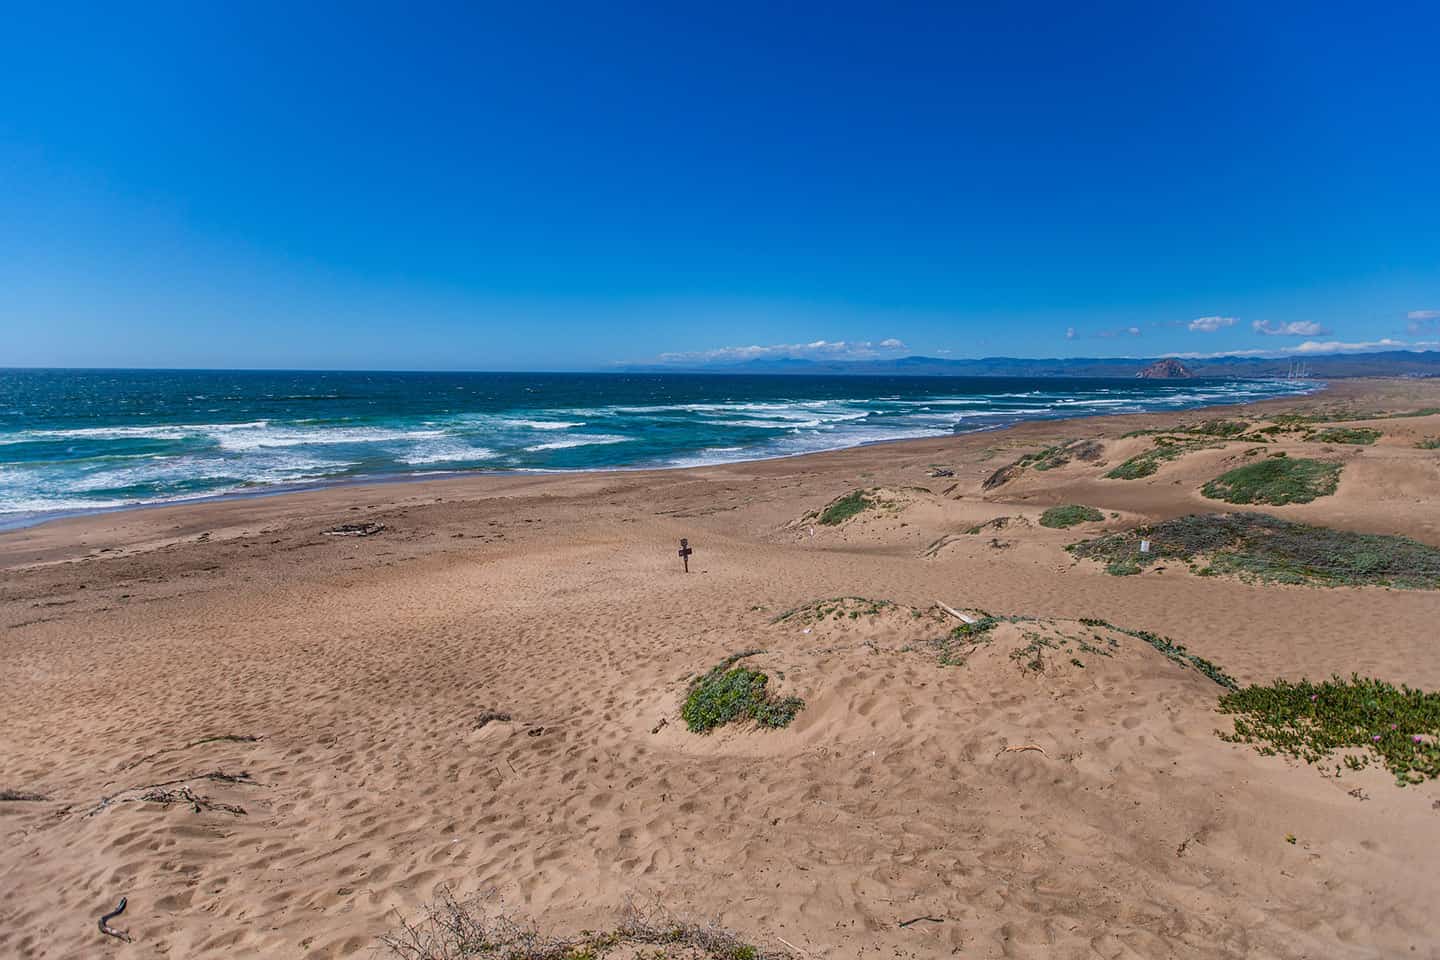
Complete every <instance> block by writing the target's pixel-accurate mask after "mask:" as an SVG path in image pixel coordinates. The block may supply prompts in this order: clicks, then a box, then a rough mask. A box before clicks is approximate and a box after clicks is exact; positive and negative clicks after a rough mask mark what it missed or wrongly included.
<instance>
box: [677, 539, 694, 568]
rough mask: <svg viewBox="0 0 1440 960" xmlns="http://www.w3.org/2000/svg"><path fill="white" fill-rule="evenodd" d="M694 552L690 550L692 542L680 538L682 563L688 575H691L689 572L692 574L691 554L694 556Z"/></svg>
mask: <svg viewBox="0 0 1440 960" xmlns="http://www.w3.org/2000/svg"><path fill="white" fill-rule="evenodd" d="M694 552H695V551H694V550H691V549H690V541H689V540H686V539H685V538H684V537H681V538H680V562H681V563H683V564H685V572H686V573H689V572H690V554H692V553H694Z"/></svg>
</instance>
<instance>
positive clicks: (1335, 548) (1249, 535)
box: [1066, 513, 1440, 589]
mask: <svg viewBox="0 0 1440 960" xmlns="http://www.w3.org/2000/svg"><path fill="white" fill-rule="evenodd" d="M1141 540H1149V541H1150V550H1149V552H1147V553H1141V552H1140V541H1141ZM1066 549H1067V550H1069V551H1070V552H1071V553H1072V554H1074V555H1075V556H1077V557H1082V558H1085V559H1090V560H1097V561H1100V562H1102V563H1105V564H1106V565H1107V566H1106V568H1105V569H1106V571H1107V572H1108V573H1112V574H1116V575H1124V574H1129V573H1139V572H1140V570H1141V568H1142V567H1143V566H1146V565H1149V564H1152V563H1155V562H1156V561H1158V560H1181V561H1185V562H1187V563H1191V564H1192V566H1193V565H1194V564H1195V562H1196V561H1198V560H1199V559H1200V558H1202V557H1203V558H1206V559H1207V560H1208V565H1207V566H1205V567H1203V568H1200V569H1199V570H1198V571H1197V572H1198V573H1200V574H1202V575H1205V576H1213V575H1216V574H1233V575H1236V576H1240V577H1242V578H1244V579H1255V580H1260V581H1265V582H1276V583H1293V584H1314V585H1318V586H1389V587H1401V588H1410V589H1440V550H1437V549H1436V548H1434V547H1431V546H1427V545H1426V544H1423V543H1419V542H1418V541H1415V540H1411V539H1410V538H1408V537H1395V536H1388V535H1385V534H1370V533H1352V532H1350V531H1348V530H1332V529H1330V528H1328V527H1317V526H1312V525H1310V524H1305V523H1295V522H1293V521H1290V520H1282V519H1280V518H1279V517H1272V516H1270V515H1269V514H1264V513H1211V514H1192V515H1190V516H1186V517H1177V518H1175V519H1173V520H1166V521H1164V522H1162V523H1156V524H1150V525H1147V526H1141V527H1136V528H1135V529H1133V530H1126V531H1124V532H1121V533H1112V534H1108V535H1106V536H1103V537H1097V538H1095V539H1091V540H1082V541H1080V542H1078V543H1072V544H1070V546H1068V547H1066Z"/></svg>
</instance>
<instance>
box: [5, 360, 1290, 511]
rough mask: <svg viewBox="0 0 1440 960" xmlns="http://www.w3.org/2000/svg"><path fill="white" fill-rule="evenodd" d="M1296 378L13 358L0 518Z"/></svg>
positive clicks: (893, 425) (634, 456) (807, 436)
mask: <svg viewBox="0 0 1440 960" xmlns="http://www.w3.org/2000/svg"><path fill="white" fill-rule="evenodd" d="M1314 387H1315V384H1304V383H1296V382H1286V381H1257V380H1248V381H1246V380H1241V381H1235V380H1231V381H1219V380H1184V381H1151V380H1087V379H1017V378H1003V379H1002V378H969V377H966V378H960V377H801V376H742V375H735V376H731V375H705V376H691V375H680V374H508V373H456V374H429V373H333V372H331V373H324V372H312V373H307V372H278V373H277V372H262V371H116V370H105V371H97V370H0V525H5V526H13V525H16V524H20V523H29V522H33V521H35V520H38V519H44V518H47V517H51V516H57V515H61V514H65V513H72V512H76V511H85V510H96V509H111V508H118V507H126V506H135V505H141V504H152V503H163V502H168V501H175V500H184V499H195V498H201V497H213V496H221V495H230V494H240V493H254V492H265V491H269V490H278V489H286V488H293V487H304V486H312V485H315V484H319V483H326V482H339V481H345V480H353V479H357V478H370V477H375V478H380V477H386V478H393V477H407V476H423V475H433V474H436V473H444V472H453V471H467V470H488V471H516V470H531V471H550V470H597V469H611V468H639V467H675V466H691V465H698V464H707V463H722V462H726V461H736V460H749V459H758V458H765V457H777V456H786V455H790V454H797V453H807V452H811V451H817V450H829V449H837V448H841V447H849V446H855V445H857V444H862V443H869V442H874V441H881V440H899V439H907V438H915V437H934V436H943V435H945V434H950V433H958V432H969V431H975V430H986V429H994V428H996V427H1001V426H1004V425H1006V424H1009V423H1014V422H1017V421H1020V420H1036V419H1055V418H1062V417H1073V416H1084V415H1091V414H1102V413H1126V412H1141V411H1173V410H1184V409H1188V408H1191V407H1198V406H1203V405H1207V404H1214V403H1229V402H1239V401H1245V400H1256V399H1262V398H1266V397H1273V396H1281V395H1285V394H1289V393H1297V392H1301V391H1303V390H1307V389H1314Z"/></svg>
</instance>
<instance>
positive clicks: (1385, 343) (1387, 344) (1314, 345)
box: [1287, 337, 1421, 353]
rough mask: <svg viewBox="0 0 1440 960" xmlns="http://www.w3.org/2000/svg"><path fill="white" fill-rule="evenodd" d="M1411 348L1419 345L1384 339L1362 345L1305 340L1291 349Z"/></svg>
mask: <svg viewBox="0 0 1440 960" xmlns="http://www.w3.org/2000/svg"><path fill="white" fill-rule="evenodd" d="M1412 346H1421V344H1410V343H1406V342H1405V341H1404V340H1391V339H1390V338H1389V337H1385V338H1383V339H1380V340H1369V341H1366V342H1363V343H1342V342H1341V341H1339V340H1306V341H1305V342H1304V343H1302V344H1300V345H1299V346H1298V347H1292V348H1291V350H1290V351H1287V352H1294V353H1365V352H1366V351H1369V350H1405V349H1408V348H1410V347H1412Z"/></svg>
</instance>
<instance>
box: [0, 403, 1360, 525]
mask: <svg viewBox="0 0 1440 960" xmlns="http://www.w3.org/2000/svg"><path fill="white" fill-rule="evenodd" d="M1257 382H1263V381H1257ZM1345 382H1348V383H1366V382H1384V381H1383V379H1382V378H1366V379H1364V380H1349V381H1345ZM1334 388H1335V383H1334V381H1319V382H1318V383H1317V385H1316V386H1315V387H1314V388H1313V389H1309V390H1305V391H1302V392H1297V393H1293V394H1287V395H1285V396H1279V397H1269V398H1266V399H1264V400H1252V401H1240V402H1236V403H1223V404H1209V405H1206V406H1199V407H1187V408H1181V409H1176V410H1169V411H1153V410H1152V411H1143V412H1138V413H1136V412H1124V413H1095V412H1086V413H1083V414H1077V415H1075V416H1059V417H1036V418H1020V419H1017V420H1014V421H1012V422H1010V423H1002V424H995V425H986V426H978V427H975V428H974V429H971V430H965V431H963V432H951V433H947V434H936V435H934V436H931V437H905V438H899V439H877V440H862V441H860V442H859V443H852V444H847V445H844V446H837V447H827V448H823V449H819V450H806V451H803V452H799V453H777V454H774V455H770V456H753V457H740V458H738V459H734V460H717V461H715V462H713V463H704V464H693V463H680V464H674V465H646V466H606V467H595V468H575V469H543V468H516V469H512V470H494V469H486V468H483V467H481V468H475V469H468V470H467V469H459V470H436V471H429V472H412V473H403V472H402V473H384V474H367V475H363V476H353V477H338V478H335V479H319V480H315V481H313V482H305V481H292V482H288V483H278V484H273V485H265V486H257V487H255V488H253V489H247V490H230V491H226V492H224V493H218V494H203V495H199V496H194V497H182V498H173V499H167V500H154V501H148V502H136V503H127V504H121V505H117V506H104V507H93V508H86V507H79V508H74V509H62V510H55V511H43V512H40V513H32V514H28V515H27V514H17V515H15V516H13V517H6V516H5V515H4V514H0V538H3V537H4V536H5V535H6V534H8V533H12V532H15V531H19V530H30V529H34V528H36V527H42V526H47V525H50V524H53V523H58V522H62V521H66V520H76V519H83V518H87V517H105V516H110V515H113V514H121V513H130V512H134V511H144V510H163V509H168V508H172V507H186V506H194V507H204V506H210V505H215V504H222V503H227V502H231V501H239V500H255V499H259V498H271V497H285V496H291V495H296V494H305V493H315V492H321V491H327V490H342V489H346V488H351V487H368V486H391V485H396V484H412V483H443V482H446V481H458V480H478V479H483V478H492V477H546V476H557V477H564V476H590V475H597V474H602V475H603V474H637V473H642V474H643V473H652V472H671V471H677V470H704V469H709V468H712V467H726V466H736V465H743V464H752V463H768V462H773V461H782V460H795V459H799V458H803V457H813V456H824V455H829V454H835V453H841V452H843V451H846V450H858V449H867V448H872V447H877V446H888V445H898V444H906V443H923V442H933V441H936V440H945V439H951V438H959V437H968V436H975V435H978V434H989V433H998V432H1004V431H1009V430H1015V429H1018V428H1021V427H1024V426H1026V425H1029V424H1047V423H1072V422H1076V421H1085V420H1091V419H1096V420H1105V419H1110V418H1114V417H1147V416H1176V417H1178V416H1184V415H1189V414H1195V413H1199V412H1202V411H1206V410H1229V409H1234V408H1236V407H1249V406H1254V405H1256V404H1266V403H1285V402H1294V401H1299V400H1304V399H1308V398H1314V397H1317V396H1322V395H1324V394H1326V393H1327V392H1330V391H1332V390H1333V389H1334Z"/></svg>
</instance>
